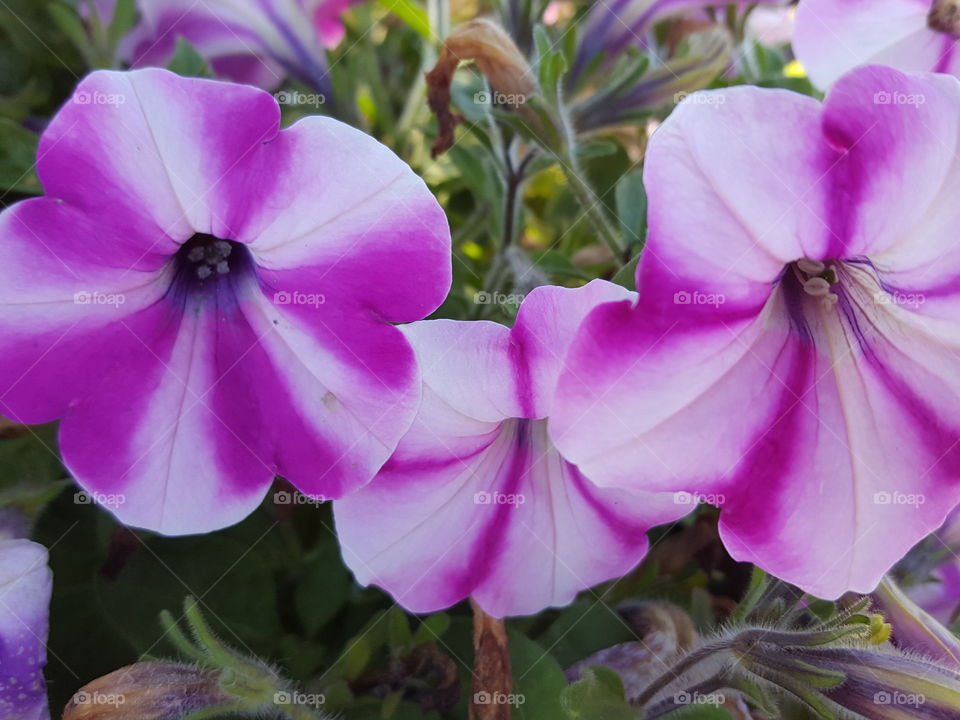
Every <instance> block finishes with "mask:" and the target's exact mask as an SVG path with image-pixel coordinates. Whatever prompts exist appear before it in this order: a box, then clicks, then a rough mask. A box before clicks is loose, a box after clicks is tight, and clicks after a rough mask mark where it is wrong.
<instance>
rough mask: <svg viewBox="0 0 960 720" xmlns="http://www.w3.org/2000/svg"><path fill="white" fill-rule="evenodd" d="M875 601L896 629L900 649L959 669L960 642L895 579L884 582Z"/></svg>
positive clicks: (895, 633) (874, 596) (894, 636)
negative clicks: (903, 589) (901, 587)
mask: <svg viewBox="0 0 960 720" xmlns="http://www.w3.org/2000/svg"><path fill="white" fill-rule="evenodd" d="M873 599H874V601H875V602H876V604H877V606H878V608H879V609H880V610H881V611H882V612H883V614H884V615H885V616H886V619H887V620H888V621H889V622H890V623H891V625H892V626H893V642H894V643H895V644H896V645H897V647H900V648H902V649H904V650H908V651H911V652H915V653H918V654H921V655H924V656H927V657H930V658H932V659H934V660H937V661H939V662H942V663H944V664H945V665H948V666H951V667H955V668H957V669H960V639H958V638H957V636H956V635H954V634H953V633H952V632H950V630H948V629H947V628H946V627H944V626H943V625H941V624H940V622H938V621H937V619H936V618H935V617H933V616H932V615H931V614H930V613H928V612H927V611H926V610H924V609H923V608H921V607H920V606H919V605H917V604H916V603H915V602H914V601H913V600H911V599H910V598H909V597H907V595H906V594H905V593H904V592H903V591H902V590H901V589H900V588H899V587H898V586H897V584H896V583H895V582H894V581H893V579H892V578H890V577H886V578H884V579H883V581H882V582H881V583H880V587H878V588H877V589H876V591H875V592H874V593H873Z"/></svg>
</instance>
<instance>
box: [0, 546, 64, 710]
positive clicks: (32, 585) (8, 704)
mask: <svg viewBox="0 0 960 720" xmlns="http://www.w3.org/2000/svg"><path fill="white" fill-rule="evenodd" d="M52 587H53V576H52V574H51V572H50V568H49V567H47V550H46V548H44V547H43V546H42V545H38V544H37V543H34V542H30V541H29V540H0V670H2V676H0V720H49V717H50V713H49V711H48V710H47V691H46V685H45V683H44V681H43V667H44V665H46V662H47V627H48V618H49V608H50V592H51V590H52Z"/></svg>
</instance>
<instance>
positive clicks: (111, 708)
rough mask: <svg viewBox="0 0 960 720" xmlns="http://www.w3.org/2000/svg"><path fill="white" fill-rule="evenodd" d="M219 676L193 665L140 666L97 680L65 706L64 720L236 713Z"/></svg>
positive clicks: (173, 719)
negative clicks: (200, 712) (213, 712)
mask: <svg viewBox="0 0 960 720" xmlns="http://www.w3.org/2000/svg"><path fill="white" fill-rule="evenodd" d="M237 705H238V703H237V700H236V698H235V697H232V696H230V695H228V694H227V693H226V692H224V691H223V689H222V688H221V683H220V673H218V672H217V671H214V670H201V669H199V668H196V667H194V666H192V665H181V664H176V663H159V662H139V663H136V664H134V665H128V666H127V667H124V668H120V669H119V670H116V671H114V672H112V673H110V674H109V675H104V676H103V677H101V678H97V679H96V680H94V681H93V682H91V683H89V684H87V685H85V686H84V687H82V688H81V689H80V690H79V691H78V692H77V693H76V694H75V695H74V696H73V697H72V698H71V699H70V702H69V703H68V704H67V707H66V708H65V709H64V711H63V720H180V718H184V717H187V716H188V715H190V714H191V713H195V712H198V711H200V710H213V709H214V708H221V709H222V711H223V712H224V713H229V712H231V711H233V710H235V709H236V708H237Z"/></svg>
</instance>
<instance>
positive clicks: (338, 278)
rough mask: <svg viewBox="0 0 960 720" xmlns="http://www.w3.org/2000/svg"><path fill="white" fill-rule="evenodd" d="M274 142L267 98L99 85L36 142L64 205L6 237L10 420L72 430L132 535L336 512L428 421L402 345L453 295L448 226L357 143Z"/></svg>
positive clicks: (2, 303) (1, 264)
mask: <svg viewBox="0 0 960 720" xmlns="http://www.w3.org/2000/svg"><path fill="white" fill-rule="evenodd" d="M279 122H280V110H279V107H278V105H277V102H276V101H275V100H274V98H272V97H271V96H270V95H269V94H267V93H265V92H263V91H261V90H257V89H256V88H252V87H249V86H241V85H232V84H228V83H220V82H215V81H212V80H202V79H196V78H182V77H179V76H177V75H174V74H173V73H170V72H167V71H165V70H158V69H147V70H138V71H133V72H96V73H94V74H92V75H90V76H88V77H87V78H86V79H84V80H83V81H82V82H81V84H80V85H79V87H78V89H77V91H76V93H75V95H74V98H73V100H72V101H71V102H69V103H68V104H67V105H66V106H65V107H63V108H62V109H61V110H60V112H59V113H57V115H56V117H54V119H53V120H52V121H51V123H50V125H49V127H48V128H47V130H46V132H45V133H44V135H43V137H42V139H41V141H40V148H39V152H38V161H37V173H38V175H39V177H40V180H41V182H42V183H43V186H44V189H45V191H46V196H45V197H41V198H36V199H30V200H26V201H23V202H21V203H18V204H16V205H13V206H12V207H10V208H8V209H7V210H5V211H4V212H3V213H2V214H0V336H2V338H3V343H4V348H3V353H0V413H2V414H4V415H6V416H8V417H10V418H12V419H14V420H16V421H18V422H24V423H39V422H47V421H50V420H54V419H58V418H59V419H62V422H61V425H60V447H61V452H62V455H63V460H64V462H65V464H66V465H67V467H68V469H69V470H70V471H71V473H72V474H73V476H74V477H75V478H76V479H77V480H78V482H79V483H80V484H81V485H82V486H83V487H84V488H85V489H86V490H87V491H88V492H89V493H90V494H91V495H92V497H93V498H94V499H95V500H99V501H101V502H102V503H103V504H105V505H107V506H108V507H109V509H110V510H112V511H113V512H114V513H115V514H116V515H117V516H118V517H119V518H120V519H121V520H122V521H123V522H126V523H128V524H130V525H136V526H140V527H146V528H150V529H153V530H156V531H159V532H163V533H167V534H181V533H192V532H202V531H209V530H213V529H216V528H220V527H224V526H226V525H229V524H232V523H234V522H237V521H239V520H241V519H242V518H243V517H245V516H246V515H247V514H248V513H249V512H250V511H251V510H252V509H253V508H254V507H256V506H257V504H258V503H259V502H260V501H261V500H262V498H263V496H264V494H265V492H266V490H267V489H268V487H269V486H270V483H271V482H272V480H273V478H274V475H275V474H280V475H283V476H285V477H286V478H287V479H288V480H290V481H291V482H292V483H293V484H294V485H295V486H297V487H298V488H299V489H300V490H301V491H303V492H304V493H308V494H310V495H312V496H314V497H325V498H334V497H339V496H340V495H342V494H344V493H346V492H349V491H350V490H352V489H354V488H356V487H358V486H360V485H363V484H364V483H366V482H368V481H369V480H370V479H371V478H372V477H373V476H374V474H376V472H377V470H379V468H380V466H381V465H382V464H383V463H384V462H385V461H386V460H387V458H388V457H389V456H390V454H391V453H392V452H393V450H394V448H395V446H396V444H397V442H398V441H399V439H400V437H401V436H402V435H403V434H404V433H405V432H406V430H407V429H408V427H409V425H410V423H411V422H412V420H413V417H414V415H415V413H416V408H417V406H418V404H419V397H420V383H419V374H418V371H417V368H416V362H415V358H414V355H413V351H412V349H411V348H410V346H409V344H408V343H407V341H406V339H405V338H404V337H403V334H402V333H401V332H400V331H399V330H397V329H396V328H395V327H393V326H392V325H391V323H394V322H408V321H413V320H417V319H420V318H422V317H424V316H426V315H427V314H429V313H430V312H432V311H433V310H434V309H435V308H436V307H437V306H438V305H439V304H440V302H441V301H442V300H443V298H444V296H445V295H446V293H447V290H448V288H449V285H450V274H451V267H450V235H449V229H448V226H447V222H446V218H445V216H444V214H443V211H442V210H441V208H440V207H439V205H438V204H437V202H436V200H435V199H434V197H433V195H432V194H431V193H430V192H429V190H428V189H427V187H426V186H425V185H424V183H423V181H422V180H420V178H418V177H417V176H416V175H415V174H414V173H413V172H412V171H411V170H410V168H409V167H408V166H407V165H406V164H405V163H404V162H403V161H402V160H400V159H399V158H398V157H396V156H395V155H394V154H393V153H392V152H391V151H390V150H388V149H387V148H386V147H384V146H383V145H381V144H380V143H378V142H376V141H375V140H373V139H372V138H370V137H369V136H367V135H365V134H363V133H361V132H360V131H358V130H355V129H353V128H350V127H348V126H347V125H344V124H342V123H339V122H337V121H335V120H332V119H329V118H322V117H317V116H312V117H308V118H305V119H303V120H301V121H300V122H298V123H296V124H295V125H293V126H292V127H290V128H287V129H285V130H280V127H279Z"/></svg>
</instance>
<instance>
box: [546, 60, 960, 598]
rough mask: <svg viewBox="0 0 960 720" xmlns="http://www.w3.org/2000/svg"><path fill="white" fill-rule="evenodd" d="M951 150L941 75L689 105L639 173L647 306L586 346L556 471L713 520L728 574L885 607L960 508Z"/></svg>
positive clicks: (954, 106) (953, 104) (565, 395)
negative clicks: (696, 506)
mask: <svg viewBox="0 0 960 720" xmlns="http://www.w3.org/2000/svg"><path fill="white" fill-rule="evenodd" d="M888 95H889V96H890V97H902V98H911V99H912V100H913V103H912V104H899V103H889V104H885V103H883V102H879V101H878V99H882V98H885V97H887V96H888ZM958 146H960V81H958V80H957V79H956V78H954V77H951V76H947V75H923V76H908V75H904V74H901V73H899V72H897V71H895V70H892V69H889V68H879V67H869V68H863V69H860V70H857V71H855V72H853V73H851V74H850V75H848V76H847V77H845V78H844V79H842V80H841V81H840V82H839V83H838V84H837V85H836V87H835V88H834V89H833V91H832V92H831V93H830V95H829V96H828V98H827V99H826V102H825V104H824V105H822V106H821V104H820V103H819V102H818V101H817V100H814V99H812V98H809V97H806V96H802V95H799V94H795V93H791V92H788V91H784V90H764V89H759V88H753V87H739V88H733V89H729V90H723V91H708V92H704V93H702V94H698V95H695V96H691V97H690V98H688V99H687V100H685V101H684V102H683V103H682V104H681V105H680V106H679V107H678V108H677V109H676V110H675V111H674V113H673V114H671V116H670V117H669V118H668V119H667V120H666V122H665V123H664V124H663V125H662V126H661V127H660V129H659V130H657V132H656V133H655V134H654V135H653V137H652V140H651V143H650V147H649V151H648V153H647V156H646V167H645V176H644V177H645V183H646V187H647V192H648V193H649V207H650V211H649V228H650V229H649V233H650V234H649V242H648V244H647V247H646V250H645V252H644V255H643V258H642V261H641V263H640V266H639V267H638V270H637V283H638V285H637V287H638V290H639V299H638V300H637V302H636V303H632V302H630V301H620V302H616V303H610V304H607V305H605V306H603V307H601V308H598V309H597V310H596V311H594V312H593V313H591V315H590V316H588V318H587V319H586V321H585V322H584V324H583V327H582V330H581V332H580V333H579V335H578V338H577V340H576V341H575V342H574V344H573V347H572V350H571V353H570V356H569V358H568V361H569V364H568V370H567V372H566V373H565V374H564V376H563V377H562V379H561V380H560V384H559V390H558V397H557V405H556V407H555V409H554V417H553V421H552V424H551V432H552V435H553V440H554V442H555V443H556V445H557V447H559V448H560V450H561V452H563V453H564V454H565V455H566V456H567V457H568V458H569V459H570V460H571V462H574V463H576V464H577V465H579V466H580V468H581V470H582V471H583V472H584V473H585V474H586V475H587V476H588V477H590V478H591V479H593V480H594V481H595V482H597V483H598V484H600V485H603V486H616V487H626V488H637V489H645V490H667V489H674V490H682V491H687V492H691V493H696V494H697V495H698V496H700V497H706V498H707V499H710V500H712V501H713V502H714V503H715V504H717V505H720V506H722V508H723V511H722V513H721V516H720V532H721V535H722V538H723V540H724V542H725V543H726V546H727V548H728V550H729V551H730V553H731V554H732V555H733V556H734V557H735V558H736V559H738V560H744V561H749V562H753V563H755V564H757V565H759V566H761V567H762V568H764V569H765V570H768V571H769V572H770V573H771V574H773V575H776V576H777V577H780V578H782V579H784V580H787V581H789V582H792V583H794V584H796V585H798V586H800V587H802V588H803V589H804V590H806V591H808V592H810V593H812V594H814V595H818V596H821V597H826V598H836V597H838V596H839V595H841V594H842V593H844V592H845V591H848V590H855V591H858V592H870V591H872V590H873V589H874V588H875V587H876V586H877V584H878V583H879V581H880V579H881V577H882V576H883V574H884V573H885V572H886V571H887V570H888V569H889V568H890V567H891V565H893V564H894V562H896V561H897V560H898V559H899V558H901V557H902V556H903V555H904V554H905V553H906V552H907V551H908V550H909V549H910V547H911V546H912V545H913V544H914V543H916V542H917V541H918V540H920V539H921V538H923V537H924V536H926V535H927V534H928V533H929V532H931V531H932V530H934V529H936V528H937V527H938V526H939V525H940V524H941V523H942V522H943V520H944V517H945V516H946V515H947V513H949V512H950V510H951V509H952V508H953V507H954V506H956V505H957V503H958V501H960V416H958V414H957V408H958V407H960V353H958V350H960V325H958V322H957V317H958V315H957V312H958V310H960V295H958V294H957V293H958V288H960V286H958V285H957V284H956V279H957V277H958V276H960V252H958V249H957V243H956V227H957V221H958V206H957V204H956V203H954V202H953V201H952V197H953V193H954V191H955V189H956V188H958V187H960V161H958V160H957V155H956V150H957V148H958Z"/></svg>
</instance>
